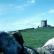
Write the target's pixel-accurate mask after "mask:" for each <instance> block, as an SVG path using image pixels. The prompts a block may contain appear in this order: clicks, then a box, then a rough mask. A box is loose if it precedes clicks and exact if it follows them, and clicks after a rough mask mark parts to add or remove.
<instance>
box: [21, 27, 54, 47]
mask: <svg viewBox="0 0 54 54" xmlns="http://www.w3.org/2000/svg"><path fill="white" fill-rule="evenodd" d="M21 33H22V36H23V39H24V41H25V43H24V45H26V46H31V47H41V46H43V45H44V44H45V42H46V41H47V40H49V39H51V38H53V37H54V28H53V27H45V28H36V29H34V28H31V29H25V30H21Z"/></svg>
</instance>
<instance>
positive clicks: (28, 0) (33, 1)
mask: <svg viewBox="0 0 54 54" xmlns="http://www.w3.org/2000/svg"><path fill="white" fill-rule="evenodd" d="M35 2H36V0H27V3H31V4H33V3H35Z"/></svg>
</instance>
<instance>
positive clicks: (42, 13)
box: [0, 0, 54, 31]
mask: <svg viewBox="0 0 54 54" xmlns="http://www.w3.org/2000/svg"><path fill="white" fill-rule="evenodd" d="M43 19H47V20H48V24H50V25H54V0H0V31H3V30H4V31H10V30H19V29H24V28H32V27H35V28H36V27H37V26H38V25H39V26H40V22H41V20H43Z"/></svg>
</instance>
